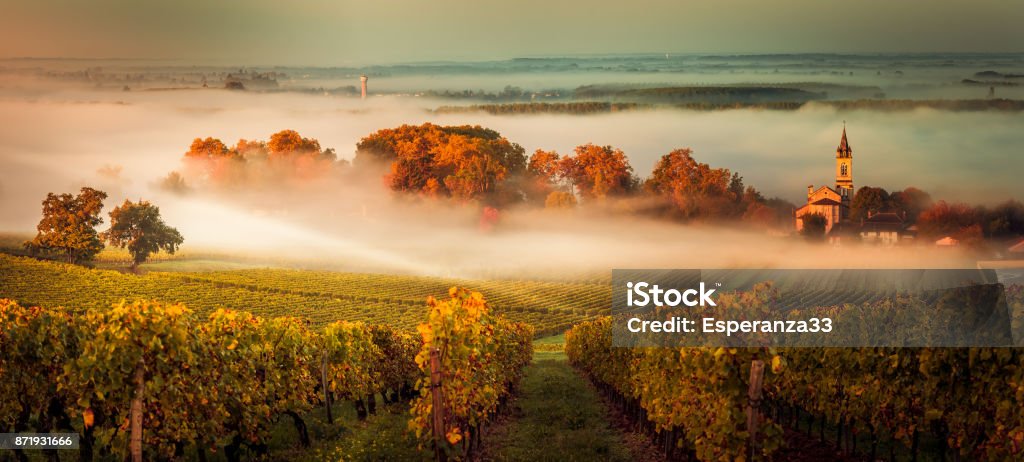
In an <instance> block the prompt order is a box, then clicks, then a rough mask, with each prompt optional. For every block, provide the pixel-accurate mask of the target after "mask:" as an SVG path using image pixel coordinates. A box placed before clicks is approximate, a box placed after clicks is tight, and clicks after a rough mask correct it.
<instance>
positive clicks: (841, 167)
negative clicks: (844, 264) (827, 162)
mask: <svg viewBox="0 0 1024 462" xmlns="http://www.w3.org/2000/svg"><path fill="white" fill-rule="evenodd" d="M852 200H853V149H852V148H850V142H849V141H847V139H846V124H843V137H842V139H841V140H840V141H839V147H838V148H836V186H835V188H830V187H828V186H822V187H820V188H818V189H814V186H813V185H811V186H808V187H807V204H806V205H804V206H802V207H800V208H798V209H796V214H795V215H796V216H795V218H796V230H797V232H799V231H801V230H803V228H804V220H803V218H804V216H806V215H813V214H818V215H821V216H823V217H825V234H826V235H827V234H829V233H830V232H831V231H832V229H833V228H835V227H837V226H840V223H844V222H846V221H848V220H849V219H850V202H851V201H852Z"/></svg>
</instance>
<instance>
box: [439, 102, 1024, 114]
mask: <svg viewBox="0 0 1024 462" xmlns="http://www.w3.org/2000/svg"><path fill="white" fill-rule="evenodd" d="M809 104H813V105H818V106H829V107H833V108H836V109H842V110H857V109H863V110H877V111H909V110H913V109H918V108H929V109H939V110H945V111H988V110H995V111H1024V100H1016V99H995V98H993V99H970V100H943V99H940V100H911V99H893V100H884V99H859V100H844V101H811V102H798V101H778V102H766V103H714V102H691V103H677V104H650V103H609V102H600V101H584V102H574V103H507V104H474V105H467V106H440V107H438V108H437V109H435V110H434V112H437V113H443V114H451V113H465V112H486V113H488V114H492V115H507V114H577V115H585V114H600V113H608V112H620V111H631V110H650V109H659V108H675V109H686V110H694V111H716V110H725V109H769V110H782V111H793V110H797V109H800V108H802V107H804V106H806V105H809Z"/></svg>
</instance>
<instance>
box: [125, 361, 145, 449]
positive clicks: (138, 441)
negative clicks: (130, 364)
mask: <svg viewBox="0 0 1024 462" xmlns="http://www.w3.org/2000/svg"><path fill="white" fill-rule="evenodd" d="M134 379H135V380H134V382H135V383H134V385H135V396H134V397H133V398H132V404H131V410H130V412H131V413H130V415H129V418H130V420H131V430H130V432H131V433H130V435H129V439H128V441H129V450H130V452H131V458H132V462H142V413H143V409H142V407H143V406H142V404H143V399H144V397H145V394H146V363H145V362H144V361H143V359H142V358H141V357H140V358H139V362H138V364H136V365H135V377H134Z"/></svg>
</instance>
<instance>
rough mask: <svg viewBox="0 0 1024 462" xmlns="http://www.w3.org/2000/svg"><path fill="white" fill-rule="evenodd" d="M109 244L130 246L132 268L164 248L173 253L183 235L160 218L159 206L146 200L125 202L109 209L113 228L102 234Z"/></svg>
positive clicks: (182, 239) (122, 246) (181, 240)
mask: <svg viewBox="0 0 1024 462" xmlns="http://www.w3.org/2000/svg"><path fill="white" fill-rule="evenodd" d="M103 238H104V239H106V240H107V241H109V242H110V245H113V246H115V247H121V248H125V247H127V248H128V252H129V253H131V255H132V269H135V268H137V267H138V266H139V265H140V264H142V263H143V262H145V261H146V260H147V259H148V258H149V256H150V255H151V254H153V253H156V252H159V251H161V250H163V251H165V252H167V253H170V254H173V253H174V252H175V251H177V250H178V246H180V245H181V243H182V242H184V238H182V237H181V234H180V233H178V230H177V229H174V228H172V227H170V226H167V224H166V223H164V220H163V219H162V218H160V209H159V208H158V207H157V206H155V205H152V204H150V203H149V202H146V201H139V202H131V201H128V200H126V201H124V204H121V206H120V207H115V208H114V210H112V211H111V212H110V229H109V230H107V231H105V232H104V233H103Z"/></svg>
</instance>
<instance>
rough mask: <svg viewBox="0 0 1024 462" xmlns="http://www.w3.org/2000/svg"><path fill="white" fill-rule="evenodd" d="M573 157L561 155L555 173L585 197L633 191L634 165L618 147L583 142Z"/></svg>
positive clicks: (622, 193)
mask: <svg viewBox="0 0 1024 462" xmlns="http://www.w3.org/2000/svg"><path fill="white" fill-rule="evenodd" d="M575 154H576V155H574V156H567V157H564V158H562V159H561V160H560V161H559V163H558V172H559V175H560V176H561V177H562V178H565V179H566V180H568V181H569V182H570V183H571V184H572V186H573V187H575V188H576V190H577V192H578V193H579V195H580V196H582V197H583V198H585V199H603V198H605V197H608V196H621V195H625V194H628V193H631V192H633V191H635V190H636V185H637V180H636V179H635V178H634V177H633V167H632V166H630V165H629V159H627V158H626V155H625V154H624V153H623V152H622V150H621V149H615V148H613V147H611V146H597V145H594V144H589V143H588V144H584V145H582V146H577V147H576V149H575Z"/></svg>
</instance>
